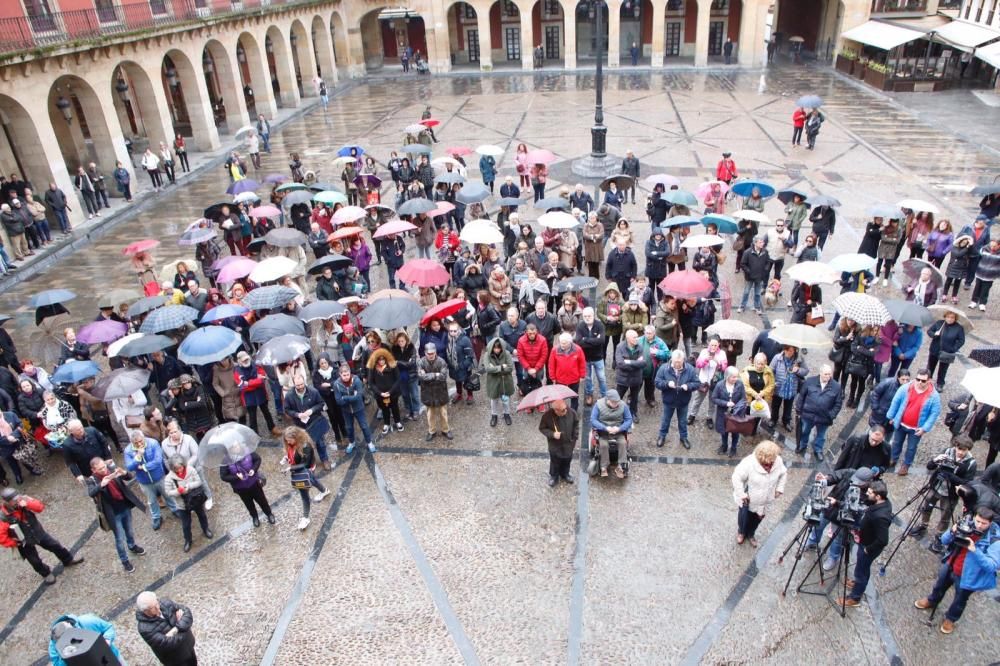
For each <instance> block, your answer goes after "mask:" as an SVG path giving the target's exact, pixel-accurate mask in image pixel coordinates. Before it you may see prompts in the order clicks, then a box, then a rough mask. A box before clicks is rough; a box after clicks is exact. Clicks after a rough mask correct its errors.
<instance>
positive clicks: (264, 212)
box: [250, 205, 281, 217]
mask: <svg viewBox="0 0 1000 666" xmlns="http://www.w3.org/2000/svg"><path fill="white" fill-rule="evenodd" d="M280 216H281V211H280V210H278V209H277V208H276V207H274V206H269V205H264V206H254V207H253V208H251V209H250V217H280Z"/></svg>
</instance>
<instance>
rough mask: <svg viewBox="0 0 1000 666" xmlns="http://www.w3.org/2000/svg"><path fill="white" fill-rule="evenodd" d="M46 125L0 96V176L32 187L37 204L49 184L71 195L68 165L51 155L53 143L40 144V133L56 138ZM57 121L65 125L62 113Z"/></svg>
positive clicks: (5, 97) (54, 146) (19, 105)
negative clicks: (13, 176)
mask: <svg viewBox="0 0 1000 666" xmlns="http://www.w3.org/2000/svg"><path fill="white" fill-rule="evenodd" d="M45 121H46V119H45V118H44V117H39V116H32V114H31V113H29V112H28V110H27V109H25V108H24V106H22V105H21V103H20V102H18V101H17V100H16V99H14V98H13V97H8V96H7V95H0V175H3V176H4V177H6V178H8V179H9V178H10V177H11V175H12V174H18V175H19V176H20V177H21V178H22V179H23V180H26V181H28V182H30V183H31V184H32V186H33V187H34V191H35V193H36V194H37V198H38V200H41V198H42V196H43V194H44V192H45V189H46V188H47V187H48V184H49V183H53V182H54V183H57V184H58V185H59V186H60V188H62V189H63V191H64V192H69V191H71V190H68V189H66V186H67V184H68V183H69V181H70V178H69V174H68V172H67V169H68V168H69V165H68V164H65V163H64V160H61V159H59V158H58V155H52V154H50V153H51V152H56V153H58V146H56V145H55V143H54V142H53V141H46V142H43V141H42V137H40V136H39V130H41V133H42V134H48V137H47V138H53V139H54V138H55V137H54V136H52V134H51V129H50V128H46V127H45V126H44V125H39V124H38V123H44V122H45ZM58 121H59V122H63V123H65V120H64V119H63V117H62V114H61V113H60V114H59V118H58ZM46 129H48V130H49V131H48V132H46ZM46 148H49V149H50V150H49V151H47V150H46ZM53 149H54V150H53ZM110 166H112V167H113V166H114V165H113V164H112V165H110ZM107 171H108V169H107V168H105V172H107ZM56 228H58V227H56Z"/></svg>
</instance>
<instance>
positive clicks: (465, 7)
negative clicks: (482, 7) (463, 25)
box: [462, 2, 476, 21]
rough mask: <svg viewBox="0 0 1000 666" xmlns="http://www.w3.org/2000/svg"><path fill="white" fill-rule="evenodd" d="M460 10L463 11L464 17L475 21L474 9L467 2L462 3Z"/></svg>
mask: <svg viewBox="0 0 1000 666" xmlns="http://www.w3.org/2000/svg"><path fill="white" fill-rule="evenodd" d="M462 10H463V11H464V15H465V18H467V19H470V20H473V21H475V20H476V10H475V8H474V7H473V6H472V5H470V4H469V3H467V2H463V3H462Z"/></svg>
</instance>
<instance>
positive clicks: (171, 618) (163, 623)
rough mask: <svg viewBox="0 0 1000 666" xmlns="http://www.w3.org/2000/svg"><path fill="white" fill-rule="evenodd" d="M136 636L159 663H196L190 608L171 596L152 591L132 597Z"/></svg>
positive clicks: (172, 665) (190, 665) (181, 665)
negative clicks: (137, 634)
mask: <svg viewBox="0 0 1000 666" xmlns="http://www.w3.org/2000/svg"><path fill="white" fill-rule="evenodd" d="M135 606H136V611H135V619H136V621H137V622H138V625H139V626H138V629H139V635H140V636H142V639H143V640H144V641H146V643H147V644H148V645H149V647H150V648H151V649H152V650H153V654H155V655H156V658H157V659H159V660H160V663H161V664H167V665H168V666H197V664H198V655H196V654H195V652H194V632H192V631H191V626H192V625H193V624H194V617H193V616H192V615H191V609H190V608H188V607H187V606H182V605H181V604H178V603H176V602H173V601H171V600H170V599H157V598H156V594H154V593H153V592H149V591H146V592H140V593H139V596H138V597H136V599H135Z"/></svg>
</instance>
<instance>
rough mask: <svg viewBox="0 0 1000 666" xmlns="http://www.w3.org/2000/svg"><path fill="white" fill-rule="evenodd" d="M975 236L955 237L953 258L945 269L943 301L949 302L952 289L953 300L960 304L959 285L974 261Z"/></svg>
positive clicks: (955, 303)
mask: <svg viewBox="0 0 1000 666" xmlns="http://www.w3.org/2000/svg"><path fill="white" fill-rule="evenodd" d="M973 242H974V241H973V238H972V236H969V235H967V234H963V235H961V236H959V237H958V238H956V239H955V242H954V243H953V244H952V246H951V252H950V255H951V260H950V261H949V262H948V268H947V269H946V270H945V281H944V288H943V289H942V290H941V302H942V303H947V302H948V290H949V289H950V290H951V302H952V304H954V305H958V287H959V285H960V284H961V283H962V280H963V279H965V275H966V273H967V272H968V270H969V266H970V265H971V263H972V256H973V252H974V249H973Z"/></svg>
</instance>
